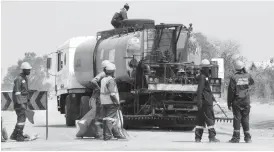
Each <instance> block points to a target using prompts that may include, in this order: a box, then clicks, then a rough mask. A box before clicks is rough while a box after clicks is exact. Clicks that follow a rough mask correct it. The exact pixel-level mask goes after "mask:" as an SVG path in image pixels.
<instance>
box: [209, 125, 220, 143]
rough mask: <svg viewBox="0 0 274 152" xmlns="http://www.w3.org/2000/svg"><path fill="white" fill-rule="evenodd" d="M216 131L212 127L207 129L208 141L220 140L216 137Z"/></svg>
mask: <svg viewBox="0 0 274 152" xmlns="http://www.w3.org/2000/svg"><path fill="white" fill-rule="evenodd" d="M215 136H216V131H215V129H214V128H210V129H208V138H209V142H215V143H216V142H220V140H219V139H217V138H216V137H215Z"/></svg>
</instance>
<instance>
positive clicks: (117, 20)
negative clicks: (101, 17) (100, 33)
mask: <svg viewBox="0 0 274 152" xmlns="http://www.w3.org/2000/svg"><path fill="white" fill-rule="evenodd" d="M128 10H129V5H128V4H125V5H124V7H123V8H122V9H121V10H120V12H119V13H118V12H116V13H115V14H114V15H113V17H112V20H111V24H112V25H113V27H114V28H120V27H121V26H122V20H125V19H128V18H127V11H128Z"/></svg>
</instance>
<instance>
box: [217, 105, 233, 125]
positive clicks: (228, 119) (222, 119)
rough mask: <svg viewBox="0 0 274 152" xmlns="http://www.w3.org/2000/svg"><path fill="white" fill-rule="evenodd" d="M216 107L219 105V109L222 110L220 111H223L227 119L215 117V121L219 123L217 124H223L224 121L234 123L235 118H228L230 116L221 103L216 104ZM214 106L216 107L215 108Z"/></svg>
mask: <svg viewBox="0 0 274 152" xmlns="http://www.w3.org/2000/svg"><path fill="white" fill-rule="evenodd" d="M215 105H217V106H218V107H219V108H220V110H221V111H222V113H223V114H224V115H225V118H222V117H215V120H216V121H217V122H219V121H220V122H222V121H224V122H230V123H231V122H232V121H233V118H228V116H227V115H226V113H225V112H224V110H223V108H222V107H221V106H220V105H219V103H218V102H216V104H215ZM215 105H214V106H215Z"/></svg>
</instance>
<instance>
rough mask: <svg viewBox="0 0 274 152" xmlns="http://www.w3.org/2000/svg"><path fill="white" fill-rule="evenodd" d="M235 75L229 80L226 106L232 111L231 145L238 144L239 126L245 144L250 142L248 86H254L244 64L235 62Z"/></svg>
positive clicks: (238, 61)
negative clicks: (242, 132)
mask: <svg viewBox="0 0 274 152" xmlns="http://www.w3.org/2000/svg"><path fill="white" fill-rule="evenodd" d="M234 67H235V70H236V73H235V74H234V75H233V76H232V77H231V78H230V82H229V86H228V92H227V105H228V109H229V110H231V108H232V111H233V115H234V119H233V128H234V132H233V135H232V139H231V140H229V142H231V143H239V142H240V124H242V127H243V130H244V140H245V142H247V143H249V142H251V135H250V132H249V113H250V94H249V86H250V85H253V84H254V80H253V79H252V77H251V75H250V74H249V73H247V72H246V71H245V67H244V63H243V62H242V61H240V60H237V61H236V62H235V65H234Z"/></svg>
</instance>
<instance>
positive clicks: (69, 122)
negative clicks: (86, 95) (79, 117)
mask: <svg viewBox="0 0 274 152" xmlns="http://www.w3.org/2000/svg"><path fill="white" fill-rule="evenodd" d="M71 108H72V107H71V100H70V95H68V96H67V97H66V107H65V112H66V125H67V126H75V120H74V119H73V114H72V112H71Z"/></svg>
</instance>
